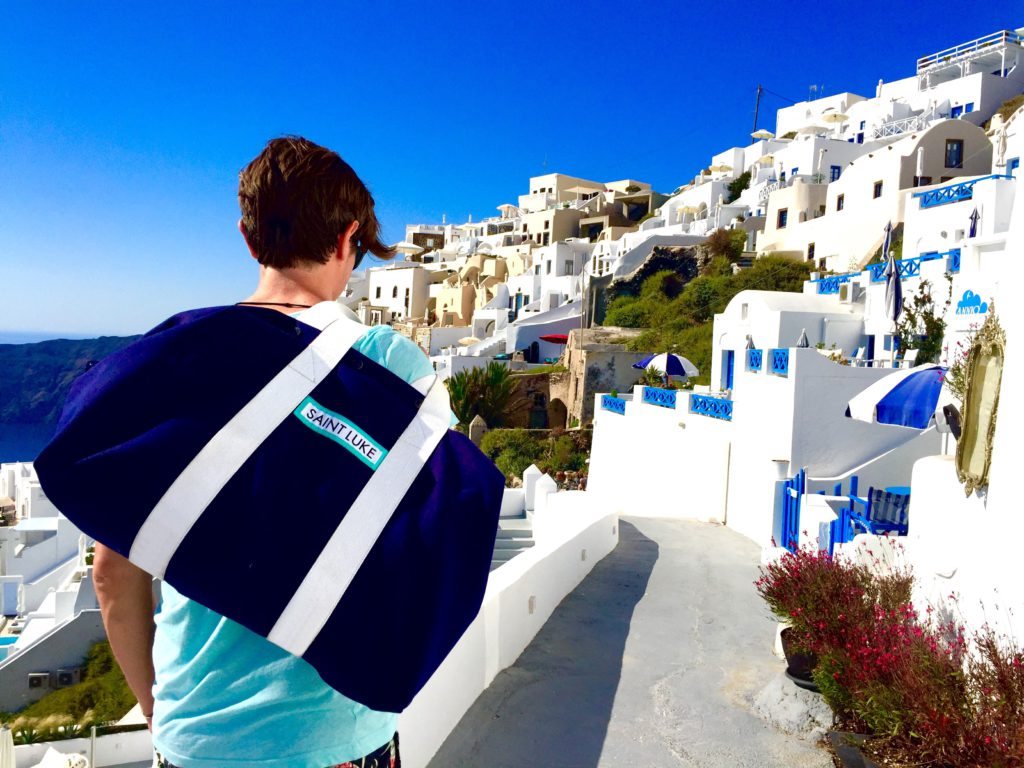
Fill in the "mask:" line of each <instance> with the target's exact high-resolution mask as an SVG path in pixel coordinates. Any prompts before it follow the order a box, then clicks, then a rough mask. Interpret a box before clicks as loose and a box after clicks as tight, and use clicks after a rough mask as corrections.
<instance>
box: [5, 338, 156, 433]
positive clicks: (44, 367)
mask: <svg viewBox="0 0 1024 768" xmlns="http://www.w3.org/2000/svg"><path fill="white" fill-rule="evenodd" d="M136 338H138V337H137V336H126V337H125V336H101V337H100V338H98V339H75V340H70V339H55V340H52V341H41V342H38V343H36V344H0V371H2V372H3V374H2V375H0V423H4V424H39V423H48V424H52V423H55V422H56V421H57V419H58V418H59V417H60V411H61V408H62V406H63V405H64V398H65V397H66V396H67V393H68V390H69V389H70V387H71V383H72V382H73V381H74V380H75V378H76V377H77V376H78V375H79V374H81V373H82V372H83V371H84V370H85V369H86V367H87V366H88V364H89V362H90V361H94V360H101V359H102V358H104V357H106V356H107V355H109V354H110V353H112V352H116V351H117V350H118V349H121V348H122V347H124V346H125V345H126V344H128V343H129V342H131V341H134V340H135V339H136Z"/></svg>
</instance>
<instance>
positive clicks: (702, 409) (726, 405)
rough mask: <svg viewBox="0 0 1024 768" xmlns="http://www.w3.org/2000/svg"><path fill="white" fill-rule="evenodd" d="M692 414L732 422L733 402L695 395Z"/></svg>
mask: <svg viewBox="0 0 1024 768" xmlns="http://www.w3.org/2000/svg"><path fill="white" fill-rule="evenodd" d="M750 351H755V350H750ZM690 413H696V414H699V415H701V416H709V417H711V418H712V419H721V420H722V421H732V400H729V399H728V398H725V397H710V396H708V395H697V394H693V395H690Z"/></svg>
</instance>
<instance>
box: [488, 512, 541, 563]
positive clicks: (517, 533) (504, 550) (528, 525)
mask: <svg viewBox="0 0 1024 768" xmlns="http://www.w3.org/2000/svg"><path fill="white" fill-rule="evenodd" d="M533 544H534V542H533V523H532V522H531V521H530V519H529V518H528V517H527V516H526V513H523V515H522V516H521V517H503V518H501V520H499V521H498V533H497V535H496V536H495V538H494V554H493V555H491V570H492V571H493V570H494V569H495V568H497V567H498V566H500V565H502V564H504V563H507V562H508V561H509V560H511V559H512V558H513V557H515V556H516V555H518V554H519V553H520V552H522V551H523V550H526V549H529V548H530V547H532V546H533Z"/></svg>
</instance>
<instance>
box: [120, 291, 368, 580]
mask: <svg viewBox="0 0 1024 768" xmlns="http://www.w3.org/2000/svg"><path fill="white" fill-rule="evenodd" d="M301 322H303V323H305V324H307V325H311V326H313V327H316V328H320V329H321V330H320V334H319V335H318V336H317V337H316V338H315V339H313V341H312V342H310V344H309V345H308V346H307V347H306V348H305V349H304V350H302V352H300V353H299V354H298V355H296V356H295V358H294V359H293V360H292V361H291V362H290V363H288V365H287V366H285V368H284V369H283V370H281V372H280V373H278V374H277V375H276V376H274V378H272V379H271V380H270V381H269V382H268V383H267V385H266V386H264V387H263V389H261V390H260V391H259V392H258V393H257V394H256V395H255V397H253V398H252V400H250V401H249V402H248V403H246V404H245V406H243V408H242V409H241V410H240V411H239V412H238V413H236V414H235V415H234V416H233V417H232V418H231V420H230V421H228V423H227V424H225V425H224V426H223V427H222V428H221V429H220V431H219V432H217V434H215V435H214V436H213V437H212V438H210V441H209V442H208V443H207V444H206V445H205V446H203V448H202V450H200V451H199V453H197V454H196V456H195V457H194V458H193V459H192V461H190V462H189V464H188V466H186V467H185V469H184V471H182V473H181V474H180V475H178V477H177V478H176V479H175V480H174V482H173V483H171V486H170V487H169V488H168V489H167V490H166V491H165V492H164V495H163V496H162V497H161V498H160V501H158V502H157V503H156V506H155V507H153V509H152V511H151V512H150V513H149V516H148V517H147V518H146V520H145V522H144V523H143V524H142V527H141V528H140V529H139V532H138V534H136V536H135V540H134V541H133V542H132V548H131V552H130V554H129V556H128V559H129V560H131V561H132V562H133V563H135V564H136V565H138V566H139V567H140V568H142V569H143V570H145V571H147V572H149V573H150V574H152V575H153V576H156V577H158V578H163V576H164V573H165V572H166V570H167V565H168V563H170V561H171V558H172V557H173V556H174V553H175V552H176V551H177V549H178V547H179V546H180V545H181V542H182V541H184V539H185V536H186V535H188V532H189V531H190V530H191V529H192V526H193V525H195V523H196V521H197V520H198V519H199V516H200V515H202V514H203V511H204V510H205V509H206V508H207V507H208V506H209V505H210V503H211V502H212V501H213V500H214V499H215V498H216V497H217V494H218V493H220V491H221V489H222V488H223V487H224V486H225V485H226V484H227V482H228V481H229V480H230V479H231V478H232V477H234V475H235V473H236V472H237V471H238V470H239V469H240V468H241V466H242V465H243V464H244V463H245V462H246V461H247V460H248V458H249V457H250V456H251V455H252V454H253V452H254V451H255V450H256V449H257V448H258V447H259V446H260V445H261V444H262V443H263V441H264V440H266V439H267V437H269V436H270V433H271V432H273V431H274V430H275V429H277V427H278V426H279V425H280V424H281V422H282V421H284V419H286V418H287V417H288V416H289V415H290V414H291V412H292V411H293V410H295V407H296V406H297V405H298V404H299V403H300V402H301V401H302V399H303V398H304V397H306V395H308V394H309V393H310V392H312V391H313V389H314V388H315V387H316V386H317V385H318V384H319V383H320V382H322V381H323V380H324V379H325V378H327V375H328V374H329V373H330V372H331V371H332V370H334V367H335V366H336V365H337V364H338V362H339V361H340V360H341V358H342V357H344V356H345V353H346V352H348V351H349V349H351V348H352V345H353V344H355V343H356V342H357V341H358V340H359V339H360V337H362V336H363V335H364V334H365V333H366V332H367V331H368V330H369V329H368V328H367V327H366V326H364V325H362V324H360V323H359V322H357V321H354V320H352V319H350V318H349V317H348V316H347V315H346V314H345V311H344V310H343V308H342V307H341V305H340V304H338V303H337V302H335V301H324V302H321V303H319V304H317V305H315V306H313V307H312V308H310V309H309V310H308V311H307V312H304V313H303V315H302V319H301Z"/></svg>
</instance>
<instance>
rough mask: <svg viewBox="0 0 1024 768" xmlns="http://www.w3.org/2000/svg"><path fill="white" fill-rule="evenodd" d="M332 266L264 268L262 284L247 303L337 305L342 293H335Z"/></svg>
mask: <svg viewBox="0 0 1024 768" xmlns="http://www.w3.org/2000/svg"><path fill="white" fill-rule="evenodd" d="M327 266H328V265H319V264H318V265H315V266H313V267H310V268H306V267H290V268H287V269H274V268H273V267H260V281H259V284H258V285H257V286H256V290H255V291H254V292H253V294H252V295H251V296H249V297H248V298H246V299H245V301H247V302H264V303H280V304H293V305H295V304H298V305H303V304H305V305H309V306H312V305H314V304H319V303H320V302H321V301H333V300H335V299H337V298H338V295H340V291H338V292H335V290H334V285H335V284H336V280H335V278H334V275H333V274H331V272H330V270H329V269H327Z"/></svg>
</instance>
